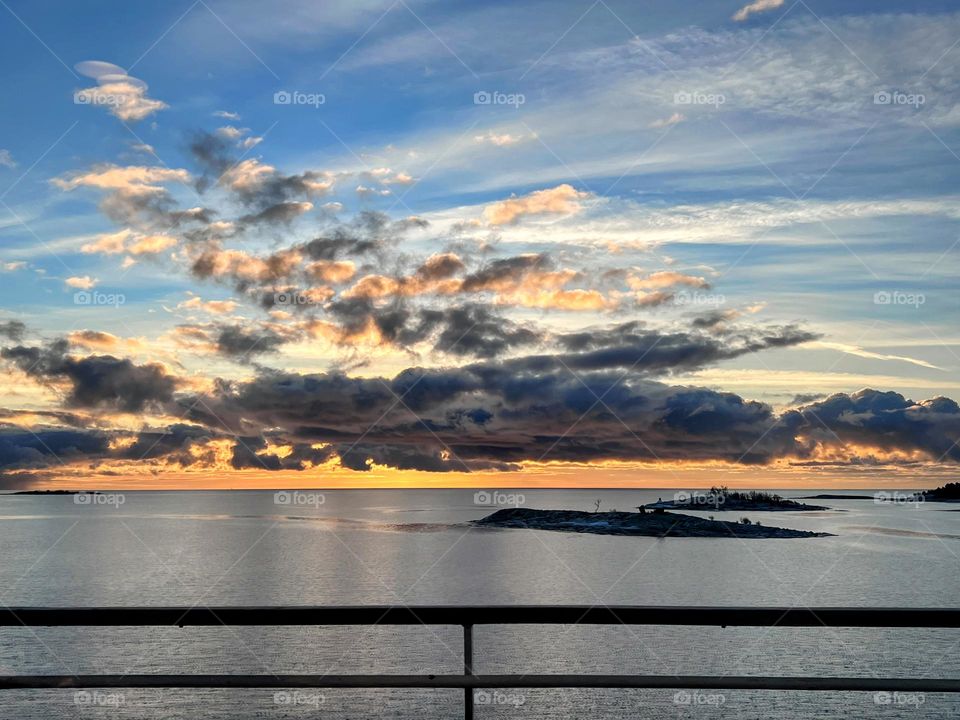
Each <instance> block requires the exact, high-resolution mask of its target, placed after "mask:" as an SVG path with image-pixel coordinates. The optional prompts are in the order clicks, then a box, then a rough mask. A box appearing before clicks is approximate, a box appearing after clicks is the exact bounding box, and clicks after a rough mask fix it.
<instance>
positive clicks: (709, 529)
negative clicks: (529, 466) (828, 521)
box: [471, 508, 830, 538]
mask: <svg viewBox="0 0 960 720" xmlns="http://www.w3.org/2000/svg"><path fill="white" fill-rule="evenodd" d="M471 522H472V523H473V524H474V525H479V526H481V527H495V528H526V529H530V530H555V531H559V532H576V533H594V534H598V535H637V536H646V537H715V538H808V537H829V536H830V533H818V532H810V531H808V530H790V529H787V528H778V527H770V526H767V525H760V524H759V523H754V522H751V521H750V520H749V519H747V518H743V519H742V520H741V521H740V522H727V521H723V520H708V519H707V518H701V517H695V516H693V515H683V514H681V513H668V512H664V511H663V510H656V511H654V512H645V511H641V512H635V513H631V512H617V511H615V510H614V511H611V512H584V511H581V510H534V509H532V508H505V509H502V510H497V511H496V512H495V513H492V514H490V515H487V516H486V517H484V518H481V519H479V520H472V521H471Z"/></svg>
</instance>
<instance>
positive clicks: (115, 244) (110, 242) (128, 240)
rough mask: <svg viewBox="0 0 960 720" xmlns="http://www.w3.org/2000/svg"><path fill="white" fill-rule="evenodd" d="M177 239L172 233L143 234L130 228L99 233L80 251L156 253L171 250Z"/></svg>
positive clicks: (110, 253)
mask: <svg viewBox="0 0 960 720" xmlns="http://www.w3.org/2000/svg"><path fill="white" fill-rule="evenodd" d="M177 242H178V241H177V239H176V238H175V237H172V236H170V235H141V234H139V233H135V232H134V231H132V230H130V229H129V228H127V229H124V230H120V231H119V232H115V233H106V234H103V235H98V236H97V238H96V240H94V241H93V242H90V243H86V244H84V245H82V246H81V247H80V251H81V252H83V253H87V254H102V255H119V254H121V253H129V254H130V255H134V256H138V255H156V254H157V253H161V252H163V251H164V250H169V249H170V248H172V247H174V246H175V245H176V244H177Z"/></svg>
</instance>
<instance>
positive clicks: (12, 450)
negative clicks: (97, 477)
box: [0, 429, 109, 469]
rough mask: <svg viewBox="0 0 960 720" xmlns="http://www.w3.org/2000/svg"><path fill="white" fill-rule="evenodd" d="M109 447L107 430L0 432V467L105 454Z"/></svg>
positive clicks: (32, 464)
mask: <svg viewBox="0 0 960 720" xmlns="http://www.w3.org/2000/svg"><path fill="white" fill-rule="evenodd" d="M108 450H109V440H108V436H107V435H106V434H105V433H100V432H90V431H82V430H43V429H41V430H38V431H36V432H0V469H6V468H19V469H23V468H37V467H46V466H48V465H55V464H59V463H61V462H64V463H66V462H72V461H75V460H78V459H85V458H92V457H103V456H105V455H106V454H107V452H108Z"/></svg>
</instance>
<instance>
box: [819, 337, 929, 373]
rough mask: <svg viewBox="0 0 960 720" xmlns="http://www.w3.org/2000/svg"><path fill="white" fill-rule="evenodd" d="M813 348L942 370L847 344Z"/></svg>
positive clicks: (910, 359)
mask: <svg viewBox="0 0 960 720" xmlns="http://www.w3.org/2000/svg"><path fill="white" fill-rule="evenodd" d="M814 347H822V348H827V349H830V350H839V351H840V352H843V353H847V354H848V355H856V356H857V357H862V358H867V359H869V360H897V361H899V362H905V363H910V364H911V365H917V366H919V367H924V368H930V369H931V370H943V368H942V367H939V366H937V365H934V364H932V363H929V362H927V361H926V360H917V359H916V358H911V357H905V356H903V355H887V354H885V353H876V352H872V351H870V350H865V349H864V348H862V347H859V346H857V345H849V344H847V343H838V342H826V341H820V342H818V343H816V344H815V345H814Z"/></svg>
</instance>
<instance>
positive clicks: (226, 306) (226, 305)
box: [177, 296, 239, 315]
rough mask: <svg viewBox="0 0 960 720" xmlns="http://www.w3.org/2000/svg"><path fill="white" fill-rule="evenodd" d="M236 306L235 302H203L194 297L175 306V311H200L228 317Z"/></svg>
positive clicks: (201, 299) (198, 297)
mask: <svg viewBox="0 0 960 720" xmlns="http://www.w3.org/2000/svg"><path fill="white" fill-rule="evenodd" d="M238 306H239V303H237V301H236V300H203V298H201V297H200V296H194V297H192V298H190V299H189V300H184V301H183V302H181V303H179V304H177V309H178V310H202V311H203V312H206V313H210V314H211V315H230V314H231V313H233V312H234V311H235V310H236V309H237V307H238Z"/></svg>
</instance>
